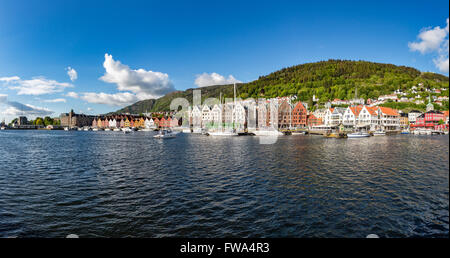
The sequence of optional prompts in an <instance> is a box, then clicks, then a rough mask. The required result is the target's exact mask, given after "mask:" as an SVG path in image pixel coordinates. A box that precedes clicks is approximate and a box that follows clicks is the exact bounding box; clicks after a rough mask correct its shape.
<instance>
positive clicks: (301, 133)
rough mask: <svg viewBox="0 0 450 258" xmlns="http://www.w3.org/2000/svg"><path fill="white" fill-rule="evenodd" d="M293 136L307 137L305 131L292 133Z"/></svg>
mask: <svg viewBox="0 0 450 258" xmlns="http://www.w3.org/2000/svg"><path fill="white" fill-rule="evenodd" d="M291 134H292V135H305V134H306V132H305V131H292V132H291Z"/></svg>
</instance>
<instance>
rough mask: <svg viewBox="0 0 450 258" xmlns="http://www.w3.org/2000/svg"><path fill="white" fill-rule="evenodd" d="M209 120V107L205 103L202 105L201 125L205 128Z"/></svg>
mask: <svg viewBox="0 0 450 258" xmlns="http://www.w3.org/2000/svg"><path fill="white" fill-rule="evenodd" d="M211 120H212V119H211V108H210V107H209V106H208V105H206V104H205V105H203V107H202V127H203V128H205V126H206V125H207V124H208V123H209V122H211Z"/></svg>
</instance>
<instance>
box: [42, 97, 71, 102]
mask: <svg viewBox="0 0 450 258" xmlns="http://www.w3.org/2000/svg"><path fill="white" fill-rule="evenodd" d="M44 102H46V103H59V102H63V103H66V99H63V98H61V99H46V100H44Z"/></svg>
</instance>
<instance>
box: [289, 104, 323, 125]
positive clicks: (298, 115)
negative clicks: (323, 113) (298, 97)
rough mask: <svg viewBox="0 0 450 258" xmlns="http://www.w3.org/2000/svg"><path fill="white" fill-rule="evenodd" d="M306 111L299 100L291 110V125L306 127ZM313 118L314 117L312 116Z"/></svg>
mask: <svg viewBox="0 0 450 258" xmlns="http://www.w3.org/2000/svg"><path fill="white" fill-rule="evenodd" d="M307 116H308V111H307V110H306V108H305V106H304V105H303V104H302V102H301V101H299V102H298V103H297V104H296V105H295V107H294V109H293V110H292V126H293V127H297V128H298V127H306V125H307ZM314 118H316V117H315V116H314ZM316 119H317V118H316Z"/></svg>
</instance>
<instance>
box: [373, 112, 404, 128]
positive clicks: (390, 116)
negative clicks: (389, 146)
mask: <svg viewBox="0 0 450 258" xmlns="http://www.w3.org/2000/svg"><path fill="white" fill-rule="evenodd" d="M377 114H378V115H379V117H380V126H381V129H383V130H385V131H397V130H400V114H399V113H398V112H397V111H396V110H394V109H392V108H387V107H378V109H377Z"/></svg>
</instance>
